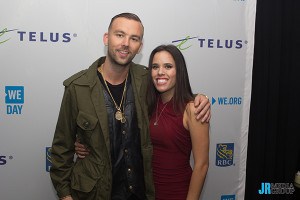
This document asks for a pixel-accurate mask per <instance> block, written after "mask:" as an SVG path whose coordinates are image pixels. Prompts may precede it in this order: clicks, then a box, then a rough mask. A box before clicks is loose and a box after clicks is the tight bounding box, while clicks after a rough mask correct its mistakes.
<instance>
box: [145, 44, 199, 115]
mask: <svg viewBox="0 0 300 200" xmlns="http://www.w3.org/2000/svg"><path fill="white" fill-rule="evenodd" d="M161 51H166V52H168V53H170V54H171V55H172V57H173V59H174V61H175V65H176V83H175V92H174V96H173V109H174V112H175V113H177V112H178V111H180V112H181V114H183V111H184V108H185V104H186V103H187V102H189V101H191V100H193V99H194V97H193V93H192V89H191V85H190V81H189V76H188V72H187V68H186V64H185V60H184V57H183V55H182V53H181V52H180V50H179V49H178V48H177V47H176V46H174V45H160V46H158V47H156V48H155V49H154V50H153V51H152V53H151V55H150V58H149V73H148V82H147V96H146V98H147V105H148V113H149V116H151V115H152V114H153V113H154V111H155V109H156V101H157V99H156V98H157V97H158V94H159V92H158V91H157V90H156V88H155V86H154V83H153V81H152V76H151V71H152V63H153V58H154V55H155V54H156V53H158V52H161Z"/></svg>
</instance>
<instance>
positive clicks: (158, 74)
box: [151, 51, 176, 100]
mask: <svg viewBox="0 0 300 200" xmlns="http://www.w3.org/2000/svg"><path fill="white" fill-rule="evenodd" d="M151 76H152V81H153V83H154V86H155V88H156V89H157V91H158V92H160V93H161V95H162V96H164V98H166V99H169V100H170V99H171V98H172V97H173V95H174V91H175V84H176V65H175V61H174V59H173V57H172V55H171V54H170V53H169V52H167V51H160V52H157V53H156V54H155V55H154V57H153V61H152V70H151Z"/></svg>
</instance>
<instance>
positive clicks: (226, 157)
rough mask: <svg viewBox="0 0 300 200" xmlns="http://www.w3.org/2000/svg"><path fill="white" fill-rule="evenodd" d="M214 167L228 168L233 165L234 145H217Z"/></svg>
mask: <svg viewBox="0 0 300 200" xmlns="http://www.w3.org/2000/svg"><path fill="white" fill-rule="evenodd" d="M216 152H217V153H216V166H219V167H228V166H231V165H232V164H233V153H234V143H224V144H217V151H216Z"/></svg>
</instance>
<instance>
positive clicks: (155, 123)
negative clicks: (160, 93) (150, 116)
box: [154, 99, 169, 126]
mask: <svg viewBox="0 0 300 200" xmlns="http://www.w3.org/2000/svg"><path fill="white" fill-rule="evenodd" d="M158 101H159V99H157V103H156V115H155V122H154V126H157V125H158V120H159V118H160V116H161V114H162V112H163V111H164V109H165V108H166V106H167V105H168V103H169V102H167V103H166V105H165V106H164V107H163V109H162V110H161V112H160V113H159V115H158V117H157V113H158Z"/></svg>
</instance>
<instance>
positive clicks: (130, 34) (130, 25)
mask: <svg viewBox="0 0 300 200" xmlns="http://www.w3.org/2000/svg"><path fill="white" fill-rule="evenodd" d="M142 37H143V27H142V25H141V23H140V22H137V21H135V20H130V19H127V18H124V17H119V18H117V19H115V20H114V21H113V23H112V25H111V27H110V29H109V31H108V33H105V34H104V37H103V41H104V44H105V45H106V46H108V55H107V57H108V58H109V59H110V61H111V62H112V63H114V64H118V65H121V66H127V65H128V64H129V63H130V62H131V61H132V60H133V58H134V57H135V55H136V54H138V53H139V52H140V50H141V49H142V46H143V43H142Z"/></svg>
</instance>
